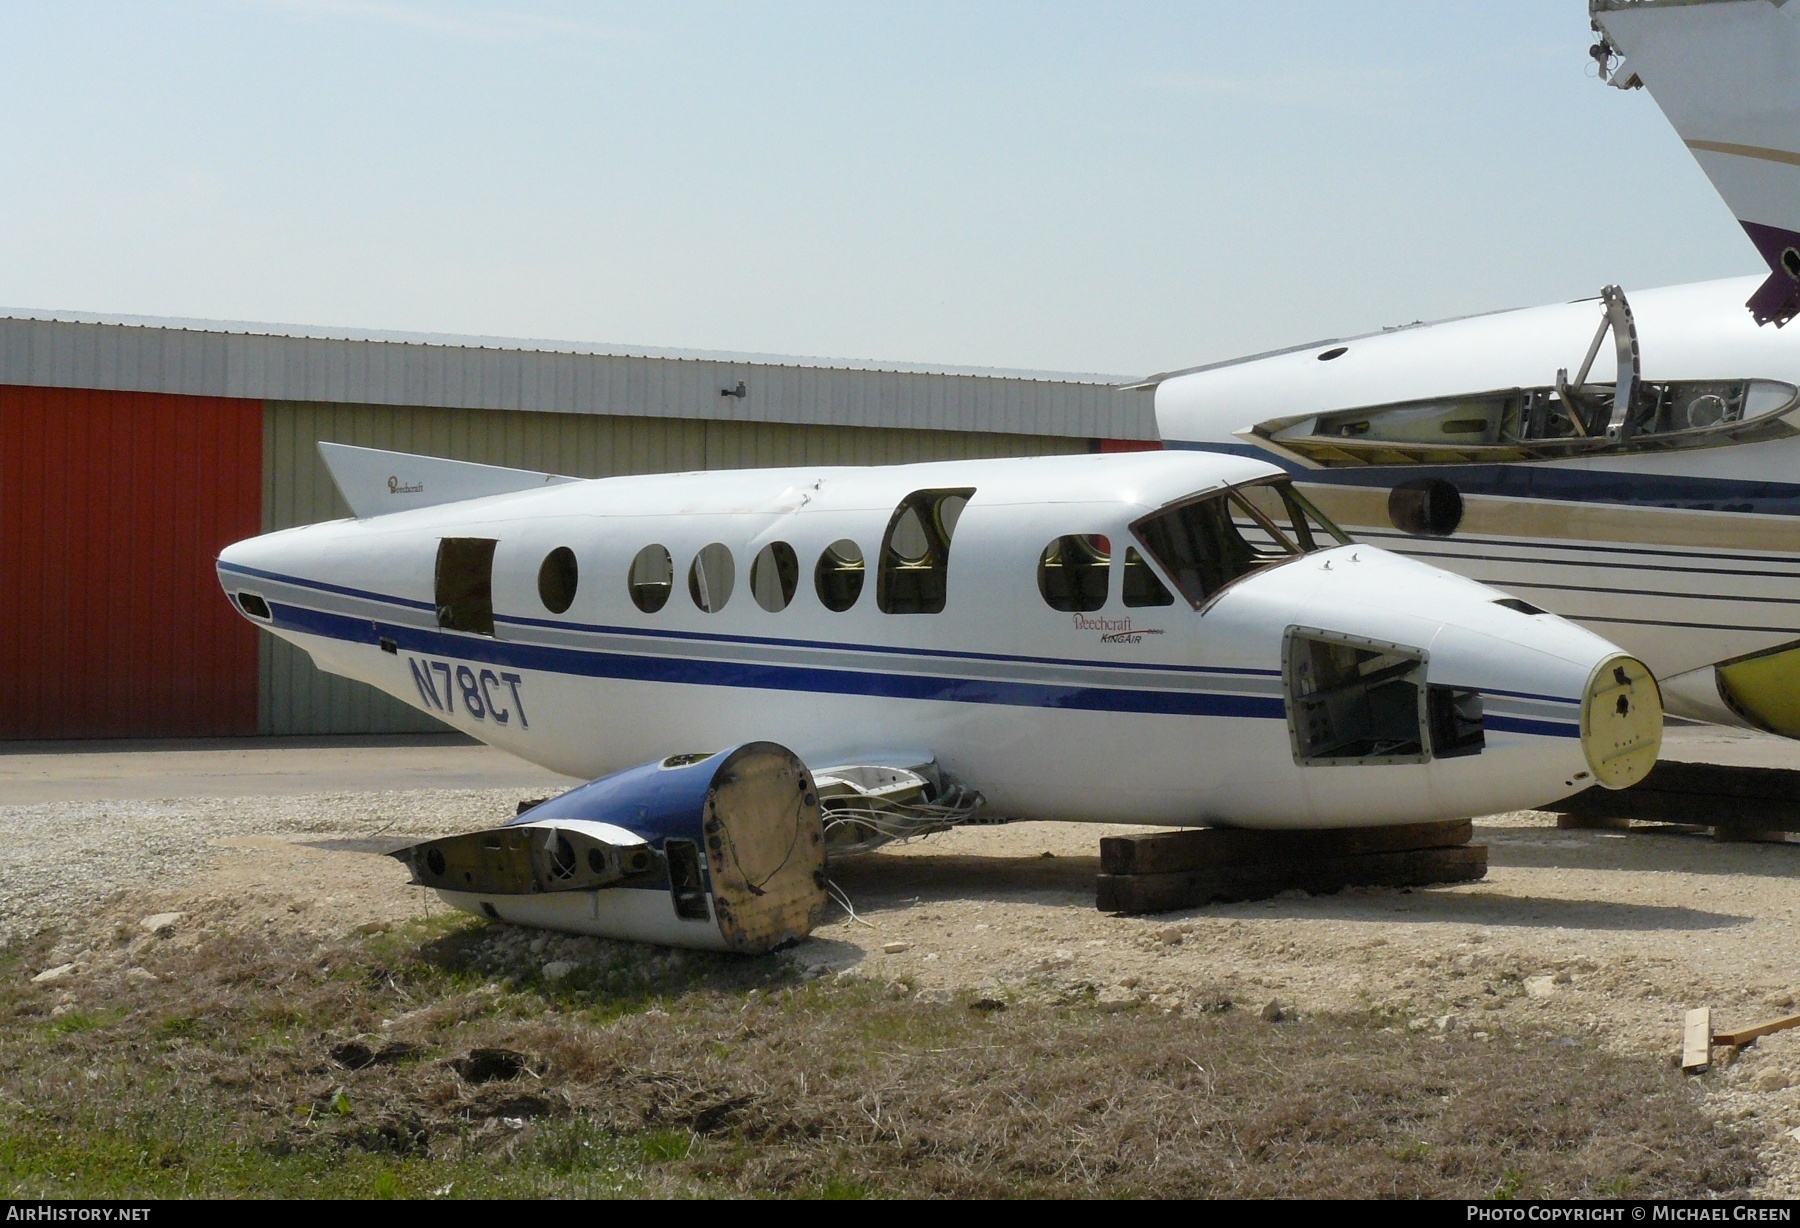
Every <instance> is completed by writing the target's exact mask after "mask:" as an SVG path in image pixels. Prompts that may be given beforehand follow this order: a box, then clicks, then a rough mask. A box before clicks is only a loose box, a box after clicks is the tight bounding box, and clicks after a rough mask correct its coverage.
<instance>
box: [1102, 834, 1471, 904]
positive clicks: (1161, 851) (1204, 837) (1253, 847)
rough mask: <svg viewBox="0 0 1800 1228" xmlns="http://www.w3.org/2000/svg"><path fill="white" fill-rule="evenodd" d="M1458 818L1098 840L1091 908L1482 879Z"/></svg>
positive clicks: (1327, 892) (1228, 899) (1265, 897)
mask: <svg viewBox="0 0 1800 1228" xmlns="http://www.w3.org/2000/svg"><path fill="white" fill-rule="evenodd" d="M1471 832H1472V829H1471V827H1470V825H1469V822H1468V820H1467V819H1464V820H1461V821H1458V822H1452V823H1410V824H1405V825H1402V826H1396V827H1354V828H1341V829H1338V830H1333V831H1247V830H1244V829H1241V828H1222V827H1206V828H1195V829H1192V830H1188V831H1177V832H1158V833H1156V834H1154V835H1147V836H1107V837H1105V838H1104V839H1102V840H1101V841H1100V880H1099V888H1098V892H1097V896H1098V899H1097V903H1098V906H1099V908H1100V909H1101V910H1102V911H1104V912H1122V913H1146V912H1168V911H1170V910H1172V909H1176V908H1195V907H1198V906H1200V905H1202V904H1212V903H1228V902H1232V901H1237V900H1262V899H1267V898H1269V897H1270V896H1273V895H1279V894H1280V893H1281V892H1283V891H1291V890H1294V889H1296V888H1298V889H1299V890H1302V891H1307V892H1310V893H1312V894H1314V895H1323V894H1329V893H1330V892H1333V891H1341V890H1342V889H1343V888H1345V887H1422V886H1425V885H1427V884H1430V883H1465V882H1472V881H1474V880H1476V879H1479V878H1482V877H1483V876H1485V875H1486V874H1487V846H1486V845H1480V844H1470V843H1469V838H1470V835H1471Z"/></svg>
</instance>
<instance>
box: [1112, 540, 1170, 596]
mask: <svg viewBox="0 0 1800 1228" xmlns="http://www.w3.org/2000/svg"><path fill="white" fill-rule="evenodd" d="M1122 587H1123V588H1124V590H1125V604H1126V605H1127V606H1129V607H1131V608H1134V609H1135V608H1138V607H1140V606H1156V605H1174V604H1175V594H1173V593H1171V592H1170V591H1169V590H1168V589H1167V588H1165V587H1164V586H1163V582H1162V581H1161V580H1159V579H1157V578H1156V573H1155V572H1154V571H1152V570H1150V564H1148V563H1146V562H1145V561H1144V556H1143V555H1141V554H1139V553H1138V549H1137V547H1136V546H1127V547H1125V582H1124V584H1123V585H1122Z"/></svg>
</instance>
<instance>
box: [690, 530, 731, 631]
mask: <svg viewBox="0 0 1800 1228" xmlns="http://www.w3.org/2000/svg"><path fill="white" fill-rule="evenodd" d="M736 580H737V567H736V565H735V564H734V563H733V562H732V561H731V551H730V549H729V548H727V547H726V546H725V545H724V544H723V543H721V542H714V543H712V544H711V545H710V546H706V547H704V548H703V549H702V550H701V551H700V553H699V554H696V555H695V556H694V561H693V564H692V565H691V566H689V567H688V596H690V597H692V598H693V599H694V604H695V605H696V606H699V607H700V608H701V609H702V610H705V611H706V612H707V613H708V614H717V613H718V612H719V611H720V610H722V609H724V608H725V603H726V602H727V601H730V600H731V586H732V584H733V583H734V582H735V581H736Z"/></svg>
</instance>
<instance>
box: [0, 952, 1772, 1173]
mask: <svg viewBox="0 0 1800 1228" xmlns="http://www.w3.org/2000/svg"><path fill="white" fill-rule="evenodd" d="M127 937H128V936H122V937H121V940H120V944H119V949H118V951H117V952H115V953H114V955H115V956H116V957H118V958H113V959H112V960H111V962H109V957H108V956H107V954H106V953H105V952H102V953H100V954H98V955H96V956H95V957H94V960H93V962H94V966H93V968H92V969H91V970H90V971H89V972H88V973H87V974H86V975H84V976H82V977H80V978H78V979H76V980H75V981H74V982H73V984H72V986H70V985H67V984H64V985H57V986H46V987H38V986H32V985H30V984H29V973H30V971H31V970H32V969H33V968H35V967H38V966H41V959H42V952H43V951H44V950H45V949H46V948H47V945H48V939H41V940H39V941H38V943H36V944H25V945H22V946H19V947H15V948H14V949H12V951H11V952H10V953H9V954H8V955H7V957H6V959H5V961H4V967H0V1110H4V1111H3V1112H0V1185H4V1187H5V1191H6V1193H7V1194H9V1195H12V1196H45V1195H74V1196H80V1195H90V1196H94V1195H115V1196H125V1195H153V1194H163V1195H182V1194H259V1193H270V1194H290V1195H292V1194H302V1195H304V1194H340V1195H352V1196H355V1195H369V1194H396V1195H409V1194H428V1193H439V1194H455V1195H508V1194H565V1193H566V1194H688V1193H695V1194H709V1193H710V1194H728V1193H775V1194H788V1195H824V1196H858V1195H865V1194H866V1195H877V1196H880V1195H900V1194H949V1195H961V1196H990V1195H1051V1196H1057V1195H1061V1196H1070V1195H1078V1196H1081V1195H1120V1194H1123V1195H1137V1196H1155V1197H1170V1196H1177V1197H1179V1196H1187V1197H1192V1196H1352V1197H1432V1196H1454V1197H1481V1196H1488V1195H1491V1194H1496V1193H1498V1194H1501V1195H1508V1194H1518V1195H1546V1196H1594V1195H1602V1196H1604V1195H1619V1194H1628V1195H1634V1196H1651V1195H1656V1196H1676V1197H1682V1196H1704V1195H1710V1194H1723V1193H1735V1192H1741V1191H1742V1190H1744V1189H1745V1188H1746V1187H1747V1186H1748V1185H1749V1184H1750V1183H1751V1182H1752V1181H1753V1179H1754V1178H1755V1176H1756V1169H1755V1161H1754V1156H1753V1152H1752V1150H1751V1148H1750V1147H1749V1146H1748V1145H1747V1144H1746V1142H1745V1141H1744V1140H1743V1139H1742V1138H1740V1137H1739V1136H1738V1135H1737V1134H1735V1133H1734V1132H1732V1131H1730V1130H1728V1129H1726V1128H1723V1127H1720V1126H1716V1125H1712V1124H1710V1123H1709V1122H1708V1121H1707V1120H1706V1119H1705V1118H1704V1117H1703V1116H1702V1115H1701V1113H1700V1111H1699V1108H1698V1102H1697V1099H1696V1097H1695V1096H1694V1095H1693V1093H1692V1092H1691V1091H1690V1090H1689V1089H1688V1088H1687V1087H1686V1086H1684V1085H1683V1083H1682V1081H1681V1080H1680V1077H1679V1076H1678V1075H1677V1074H1675V1073H1674V1072H1672V1071H1671V1070H1669V1069H1667V1068H1666V1067H1660V1066H1655V1065H1651V1064H1648V1063H1643V1062H1634V1061H1630V1060H1626V1059H1622V1058H1619V1057H1614V1056H1609V1055H1606V1054H1604V1053H1601V1052H1599V1051H1597V1050H1596V1049H1595V1048H1594V1047H1593V1045H1592V1043H1591V1042H1590V1041H1582V1042H1573V1041H1570V1040H1567V1039H1563V1038H1558V1037H1553V1036H1544V1035H1532V1036H1523V1035H1520V1036H1510V1035H1498V1036H1496V1037H1495V1038H1494V1039H1492V1040H1489V1041H1486V1042H1484V1041H1480V1040H1475V1039H1471V1038H1467V1037H1463V1036H1460V1035H1452V1036H1449V1037H1440V1036H1437V1035H1435V1034H1430V1033H1415V1032H1410V1031H1408V1030H1407V1029H1406V1028H1405V1027H1404V1026H1396V1025H1395V1023H1394V1021H1392V1020H1387V1019H1381V1018H1374V1017H1312V1018H1305V1019H1300V1020H1288V1021H1283V1022H1280V1023H1268V1022H1264V1021H1263V1020H1262V1019H1260V1018H1259V1017H1257V1015H1256V1014H1255V1013H1254V1012H1252V1011H1246V1010H1241V1009H1223V1010H1218V1011H1213V1012H1208V1013H1204V1014H1200V1015H1197V1016H1172V1015H1163V1014H1158V1013H1151V1012H1148V1011H1143V1010H1139V1011H1125V1012H1120V1013H1112V1014H1108V1013H1103V1012H1101V1011H1099V1010H1098V1009H1096V1008H1094V1007H1092V1006H1089V1005H1085V1004H1081V1003H1074V1004H1068V1005H1063V1006H1050V1005H1033V1004H1027V1003H1014V1004H1012V1005H1011V1006H1010V1008H1005V1007H1004V1006H1003V1005H1001V1004H995V1003H992V1002H983V1003H979V1004H975V1005H978V1006H979V1007H981V1008H982V1009H973V1008H972V1006H971V1004H969V1003H966V1002H957V1003H948V1004H926V1003H921V1002H917V1001H912V1000H902V999H897V998H894V997H890V996H889V995H888V993H887V992H886V991H884V990H883V989H882V988H881V987H879V986H874V985H870V984H867V983H864V982H847V983H845V982H840V983H829V982H807V983H800V982H796V981H793V980H791V979H789V978H788V977H787V975H786V974H785V973H783V972H778V971H776V969H778V968H780V967H783V966H784V965H780V964H778V963H776V962H775V961H767V960H765V961H745V960H732V959H726V958H712V957H699V956H674V957H671V956H669V955H668V954H666V953H656V952H650V951H647V950H645V949H643V948H633V947H627V946H621V945H617V944H606V943H600V942H594V941H591V940H579V941H575V940H567V941H564V942H563V947H562V949H563V950H564V951H571V950H572V951H574V952H575V953H577V954H579V955H581V956H582V958H583V966H582V968H581V970H579V971H578V972H576V973H575V974H573V975H572V976H569V977H567V978H565V979H564V980H562V981H559V982H557V983H556V984H555V985H554V986H546V985H544V984H542V983H541V982H540V981H539V980H538V979H537V978H536V974H535V970H536V969H537V968H538V967H540V966H541V963H542V960H543V958H544V956H543V955H542V954H541V953H540V954H538V955H536V956H532V955H531V954H530V953H529V952H528V949H527V948H526V946H525V943H526V942H527V941H528V940H529V937H530V936H529V935H526V934H521V933H519V932H518V931H508V930H506V929H505V928H504V927H495V928H492V929H490V928H489V927H487V926H485V925H482V924H478V923H470V922H438V923H435V924H434V925H432V926H429V927H420V928H417V929H410V930H406V931H402V932H394V933H378V934H374V935H369V936H365V937H364V938H361V939H358V940H356V941H353V942H347V943H342V944H335V945H326V946H319V945H316V944H314V943H313V942H311V941H310V940H305V939H301V938H298V937H283V936H282V935H279V934H272V933H263V934H259V935H256V936H254V937H246V936H245V935H243V934H241V933H233V932H230V931H229V930H228V929H226V930H221V931H218V932H216V933H215V934H213V935H212V936H206V935H200V936H198V939H197V941H194V942H193V943H191V944H183V943H180V942H154V943H153V942H147V941H146V940H144V939H142V938H136V939H133V940H131V943H130V950H131V958H132V959H133V960H135V961H136V963H137V964H138V965H139V966H141V967H143V968H145V969H148V970H149V971H151V972H153V973H155V975H156V976H157V977H158V978H159V979H158V980H157V981H156V982H154V983H150V982H145V981H143V980H142V978H141V973H140V974H139V980H137V981H128V980H126V979H125V961H124V959H123V958H122V956H123V954H124V952H125V951H126V950H127V946H126V938H127ZM53 1012H56V1013H53ZM488 1050H492V1051H496V1052H484V1051H488Z"/></svg>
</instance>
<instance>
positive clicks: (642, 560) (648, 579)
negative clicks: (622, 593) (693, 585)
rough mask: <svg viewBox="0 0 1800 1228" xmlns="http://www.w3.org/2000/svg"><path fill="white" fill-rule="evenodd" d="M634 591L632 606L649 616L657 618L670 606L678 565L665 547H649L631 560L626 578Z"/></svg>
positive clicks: (632, 591)
mask: <svg viewBox="0 0 1800 1228" xmlns="http://www.w3.org/2000/svg"><path fill="white" fill-rule="evenodd" d="M626 585H627V586H628V587H629V588H630V590H631V604H632V605H634V606H636V607H637V608H638V609H640V610H642V611H643V612H644V613H646V614H654V613H656V612H657V611H658V610H660V609H662V608H663V607H664V606H665V605H667V604H668V603H669V590H670V589H672V588H674V587H675V561H674V560H673V559H671V558H670V557H669V552H668V550H666V549H665V548H663V547H662V546H645V547H644V548H643V549H642V550H640V551H638V552H637V557H636V558H634V559H632V560H631V571H630V573H629V575H628V576H627V578H626Z"/></svg>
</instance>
